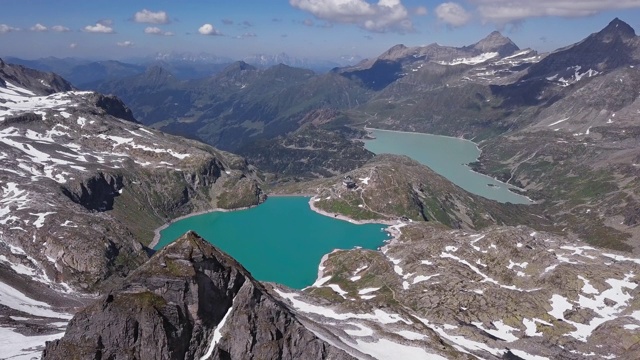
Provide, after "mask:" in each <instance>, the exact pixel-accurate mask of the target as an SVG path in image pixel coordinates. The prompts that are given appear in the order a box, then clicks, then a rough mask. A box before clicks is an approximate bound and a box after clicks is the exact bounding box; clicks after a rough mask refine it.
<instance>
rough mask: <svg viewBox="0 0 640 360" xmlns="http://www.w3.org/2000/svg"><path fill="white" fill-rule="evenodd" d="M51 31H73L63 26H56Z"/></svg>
mask: <svg viewBox="0 0 640 360" xmlns="http://www.w3.org/2000/svg"><path fill="white" fill-rule="evenodd" d="M51 30H53V31H55V32H68V31H71V30H70V29H69V28H68V27H66V26H62V25H54V26H52V27H51Z"/></svg>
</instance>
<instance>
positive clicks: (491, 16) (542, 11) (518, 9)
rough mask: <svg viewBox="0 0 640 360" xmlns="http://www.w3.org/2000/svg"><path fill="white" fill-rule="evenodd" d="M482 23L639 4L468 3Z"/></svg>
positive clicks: (609, 0) (631, 0)
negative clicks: (474, 9) (475, 7)
mask: <svg viewBox="0 0 640 360" xmlns="http://www.w3.org/2000/svg"><path fill="white" fill-rule="evenodd" d="M471 2H472V3H474V4H476V5H477V7H478V13H479V14H480V16H481V17H482V19H483V20H484V21H489V22H494V23H498V24H505V23H509V22H517V21H521V20H525V19H528V18H532V17H545V16H560V17H582V16H591V15H594V14H598V13H600V12H603V11H607V10H621V9H631V8H640V0H580V1H577V0H521V1H513V0H471Z"/></svg>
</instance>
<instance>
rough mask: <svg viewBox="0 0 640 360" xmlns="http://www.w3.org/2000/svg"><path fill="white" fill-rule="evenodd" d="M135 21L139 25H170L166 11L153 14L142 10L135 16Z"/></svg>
mask: <svg viewBox="0 0 640 360" xmlns="http://www.w3.org/2000/svg"><path fill="white" fill-rule="evenodd" d="M133 20H134V21H135V22H138V23H145V24H168V23H170V20H169V16H168V15H167V13H166V12H164V11H157V12H153V11H150V10H147V9H142V11H138V12H137V13H136V14H135V15H133Z"/></svg>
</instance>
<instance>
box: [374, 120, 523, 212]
mask: <svg viewBox="0 0 640 360" xmlns="http://www.w3.org/2000/svg"><path fill="white" fill-rule="evenodd" d="M367 130H369V131H371V132H372V133H373V135H374V136H375V139H374V140H367V141H365V148H366V149H367V150H369V151H371V152H373V153H374V154H396V155H406V156H408V157H410V158H412V159H414V160H416V161H418V162H419V163H421V164H423V165H426V166H428V167H429V168H431V169H432V170H433V171H435V172H436V173H438V174H440V175H442V176H444V177H446V178H447V179H449V180H450V181H451V182H453V183H454V184H456V185H458V186H460V187H461V188H463V189H465V190H467V191H468V192H470V193H473V194H476V195H480V196H482V197H485V198H487V199H491V200H496V201H499V202H502V203H507V202H510V203H513V204H531V201H529V199H528V198H527V197H525V196H522V195H519V194H516V193H514V192H512V191H510V190H509V188H513V186H510V185H507V184H505V183H501V182H499V181H497V180H495V179H493V178H492V177H489V176H486V175H483V174H480V173H477V172H475V171H472V170H471V168H469V167H468V166H467V164H469V163H471V162H474V161H476V160H477V159H478V157H479V156H480V149H478V147H477V146H476V144H475V143H473V142H471V141H468V140H463V139H457V138H453V137H447V136H440V135H431V134H422V133H410V132H398V131H387V130H378V129H367Z"/></svg>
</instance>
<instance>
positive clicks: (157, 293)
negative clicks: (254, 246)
mask: <svg viewBox="0 0 640 360" xmlns="http://www.w3.org/2000/svg"><path fill="white" fill-rule="evenodd" d="M245 339H246V340H249V339H250V341H245ZM96 357H98V358H154V359H160V358H171V359H198V358H200V359H240V358H242V359H276V358H278V359H355V358H354V357H352V356H350V355H348V354H347V353H346V352H344V351H342V350H340V349H338V348H335V347H333V346H331V345H330V344H328V343H327V342H326V341H324V340H322V339H321V338H318V337H317V336H316V335H315V334H314V333H313V332H312V331H310V330H308V329H307V328H306V327H305V326H304V325H303V323H302V322H301V321H300V320H298V319H297V316H296V315H295V314H294V313H293V312H292V311H291V310H290V309H288V308H287V307H286V306H284V304H282V303H281V301H280V300H279V299H278V298H277V297H275V296H274V295H272V293H271V292H270V291H269V290H268V289H267V288H265V286H264V285H262V284H260V283H259V282H257V281H256V280H254V279H253V278H252V277H251V275H250V274H249V272H248V271H247V270H245V269H244V268H243V267H242V265H240V264H239V263H238V262H236V261H235V260H234V259H233V258H231V257H229V256H228V255H226V254H224V253H222V252H221V251H219V250H218V249H216V248H214V247H213V246H212V245H210V244H209V243H207V242H206V241H204V240H203V239H201V238H199V237H198V236H197V235H196V234H194V233H187V234H185V235H184V236H183V237H181V238H180V239H178V240H176V241H175V242H174V243H172V244H170V245H168V246H166V247H165V248H164V249H162V250H160V251H159V252H158V253H156V254H154V256H153V257H152V258H151V259H150V260H149V261H147V262H146V263H145V264H144V265H142V266H141V267H139V268H138V269H137V270H136V271H134V272H133V273H132V274H130V275H129V276H128V277H127V278H126V279H125V280H124V282H123V283H122V285H120V286H119V288H118V289H115V290H114V291H112V292H110V293H109V294H108V295H106V296H105V297H103V298H101V299H100V300H98V301H97V302H95V303H94V304H93V305H91V306H89V307H87V308H85V309H83V310H82V311H80V312H78V313H77V314H76V315H75V316H74V319H73V320H72V321H71V323H70V324H69V329H68V330H67V332H66V334H65V336H64V337H63V338H62V339H60V340H56V341H55V342H51V343H48V344H47V348H46V349H45V351H44V353H43V357H42V358H43V359H70V358H73V359H94V358H96Z"/></svg>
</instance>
